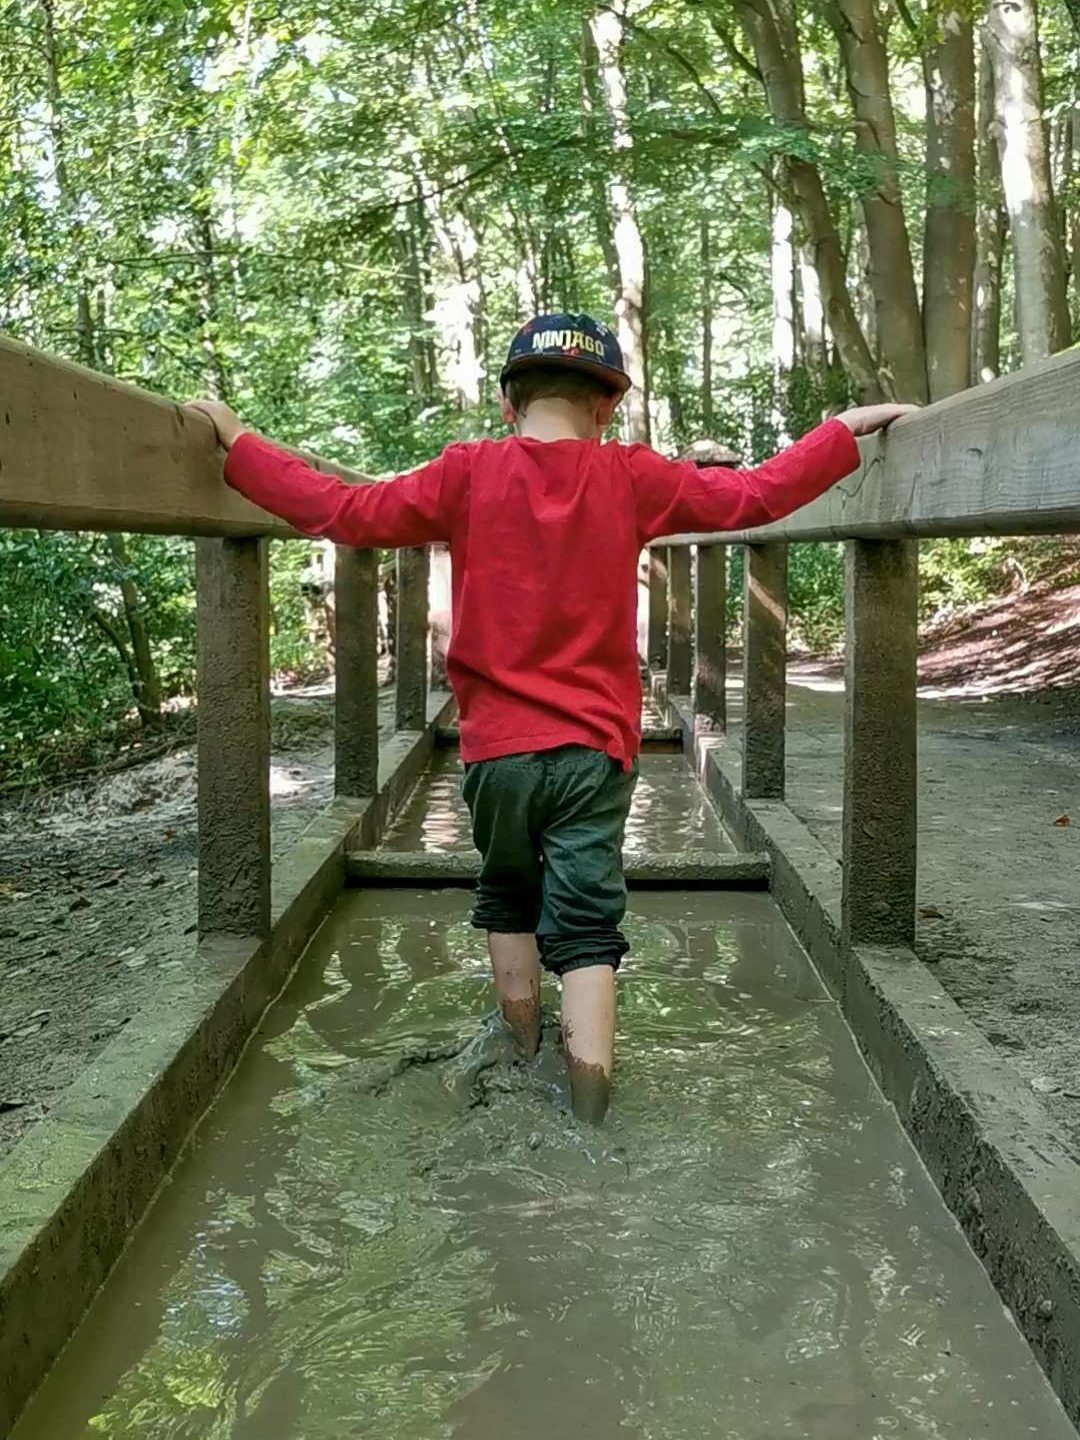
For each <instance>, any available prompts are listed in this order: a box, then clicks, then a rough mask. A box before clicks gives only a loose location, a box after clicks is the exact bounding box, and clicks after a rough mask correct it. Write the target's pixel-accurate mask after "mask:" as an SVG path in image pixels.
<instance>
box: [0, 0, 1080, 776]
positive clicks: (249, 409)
mask: <svg viewBox="0 0 1080 1440" xmlns="http://www.w3.org/2000/svg"><path fill="white" fill-rule="evenodd" d="M2 13H3V25H2V27H0V78H2V94H3V101H2V116H3V119H2V131H0V135H2V142H3V143H2V144H0V234H2V238H3V244H2V246H0V329H2V330H4V331H6V332H8V333H10V334H12V335H14V336H15V337H17V338H18V339H21V340H24V341H27V342H29V343H31V344H33V345H36V346H39V347H41V348H43V349H46V350H50V351H54V352H56V353H58V354H61V355H64V356H68V357H70V358H74V359H78V360H80V361H82V362H83V363H85V364H88V365H91V366H94V367H95V368H99V369H102V370H106V371H109V372H110V373H113V374H116V375H118V376H120V377H122V378H124V379H127V380H131V381H133V382H135V383H137V384H139V385H142V386H145V387H148V388H150V389H153V390H157V391H160V392H162V393H166V394H168V395H170V396H173V397H175V398H178V399H182V398H187V397H190V396H194V395H196V394H211V395H216V396H218V397H221V398H225V399H228V400H229V401H230V402H231V403H232V404H233V405H234V406H235V407H236V408H237V409H238V410H240V412H241V413H242V415H243V416H244V417H245V419H246V420H247V421H249V422H250V423H251V424H252V425H254V426H255V427H257V428H259V429H261V430H263V431H264V432H265V433H267V434H269V435H271V436H275V437H278V438H280V439H282V440H284V441H288V442H291V443H295V444H301V445H303V446H305V447H307V448H310V449H313V450H316V451H320V452H322V453H325V454H327V455H329V456H335V457H338V458H342V459H347V460H348V462H349V463H350V464H352V465H354V466H356V467H357V468H360V469H367V470H371V471H376V472H390V471H394V470H398V469H402V468H405V467H407V466H409V465H411V464H414V463H417V462H418V461H420V460H422V459H424V458H426V457H428V456H429V455H431V454H432V453H433V452H435V451H436V450H437V449H438V448H440V447H441V446H442V445H443V444H445V443H447V442H448V441H449V440H451V439H454V438H460V437H467V436H473V435H479V434H483V433H487V432H494V431H497V430H498V428H499V426H500V421H499V419H498V412H497V405H496V399H497V375H498V370H499V366H500V363H501V360H502V357H503V354H504V351H505V346H506V344H507V341H508V339H509V337H510V335H511V333H512V332H513V330H514V329H515V328H516V326H517V325H518V324H519V323H520V322H521V321H522V320H523V319H524V318H525V317H526V316H527V315H528V314H529V313H534V312H542V311H548V310H578V309H584V310H588V311H591V312H594V313H597V314H598V315H600V316H601V317H603V318H607V319H610V318H611V317H612V316H615V317H616V320H617V323H618V325H619V331H620V336H621V338H622V339H623V341H624V345H625V347H626V348H627V349H628V352H629V358H630V362H631V368H632V371H633V373H636V374H637V375H638V376H639V378H640V380H641V381H642V385H641V387H640V388H639V390H638V392H637V396H636V399H635V401H634V402H633V403H631V405H630V406H629V407H628V408H627V412H626V417H625V420H624V422H623V423H624V426H625V432H624V433H626V434H633V435H635V436H637V437H644V436H648V437H649V438H650V439H651V441H652V443H653V444H655V445H657V446H658V447H659V448H661V449H664V450H667V451H669V452H674V451H676V450H678V449H681V448H682V447H683V446H685V445H686V444H687V443H688V442H689V441H691V440H693V439H695V438H697V437H699V436H703V435H709V436H711V437H712V438H715V439H718V440H721V441H723V442H725V443H727V444H729V445H731V446H733V447H734V448H735V449H736V450H737V451H738V452H739V453H740V454H742V455H744V456H746V457H748V458H750V457H760V456H762V455H764V454H765V453H767V452H769V451H770V450H772V449H773V448H775V447H776V446H777V445H779V444H781V443H783V442H784V441H785V440H786V439H788V438H790V437H793V436H795V435H797V434H799V433H802V431H804V430H805V429H806V428H808V427H809V426H810V425H812V424H814V423H816V422H817V421H818V420H819V419H820V418H821V416H822V415H823V413H826V412H827V411H828V409H829V408H830V407H832V406H835V405H838V404H842V403H845V402H846V401H847V400H848V399H849V398H853V397H864V398H870V397H872V396H875V395H895V396H896V397H897V398H900V399H915V400H926V399H928V398H929V399H936V398H940V397H941V396H943V395H946V394H949V393H952V392H953V391H955V390H956V389H959V388H962V387H963V386H966V385H968V384H971V383H979V382H981V381H983V380H985V379H988V378H991V377H992V376H993V375H995V374H997V373H998V372H999V371H1000V370H1002V369H1007V368H1010V367H1014V366H1016V365H1018V364H1020V363H1023V362H1027V361H1030V360H1032V359H1035V358H1037V357H1038V356H1040V355H1044V354H1046V353H1049V352H1050V351H1052V350H1054V349H1058V348H1061V347H1062V346H1064V345H1067V344H1070V343H1072V341H1073V339H1074V337H1075V335H1076V333H1077V330H1078V328H1080V164H1078V158H1080V112H1078V109H1077V73H1078V67H1080V10H1078V7H1077V4H1076V0H1044V3H1043V5H1042V7H1041V9H1040V10H1039V11H1038V12H1037V11H1036V6H1035V0H1007V3H1006V0H798V3H796V0H681V3H676V0H611V3H610V4H599V3H596V0H588V3H586V0H535V3H532V4H530V5H528V6H520V5H507V4H505V3H503V4H498V5H496V4H493V3H491V0H424V3H420V0H363V3H359V0H335V3H334V4H333V5H330V4H327V3H321V0H282V3H279V4H278V5H276V6H272V7H260V6H258V5H256V4H255V3H254V0H245V3H226V0H197V3H194V4H189V3H183V4H181V3H180V0H140V3H138V4H136V3H134V0H95V3H94V4H90V3H87V0H14V3H9V4H8V5H6V6H5V7H4V8H3V12H2ZM286 550H289V558H287V559H285V558H283V557H284V555H285V551H286ZM961 550H963V552H964V553H963V554H961V553H960V552H961ZM0 553H2V555H3V559H4V562H5V567H4V568H5V574H6V577H7V579H6V582H5V586H4V589H3V593H2V596H0V713H2V714H3V716H4V719H5V726H4V729H5V732H6V734H5V739H4V740H3V741H2V742H0V765H2V766H4V767H7V768H12V767H14V768H15V773H20V770H19V767H21V766H22V765H24V764H25V762H26V759H27V755H28V753H30V754H32V752H33V750H34V747H35V746H36V745H37V744H38V743H40V742H43V741H45V740H46V739H47V738H48V737H49V736H53V735H55V734H56V733H57V731H58V729H60V728H63V726H64V724H65V717H67V718H68V719H70V717H71V715H72V713H73V712H74V713H75V714H76V715H78V716H80V717H81V723H84V724H102V723H105V721H106V720H109V721H110V723H111V722H112V721H114V720H116V719H118V718H120V717H121V716H123V715H124V714H126V713H128V712H132V713H134V712H133V704H134V702H135V701H137V702H138V708H139V709H140V711H142V712H143V719H144V721H145V720H146V719H147V718H148V713H149V712H150V711H152V710H153V709H154V708H155V707H156V706H157V705H158V703H159V700H160V698H161V697H164V699H165V700H166V701H167V700H168V699H169V697H170V696H177V695H183V694H185V693H186V692H187V691H189V690H190V686H191V664H192V635H193V624H192V616H191V605H192V599H191V586H190V554H189V547H188V546H187V545H185V544H183V543H181V542H171V541H165V540H160V539H150V538H145V537H144V538H132V539H129V540H126V541H124V540H119V539H118V540H116V541H112V540H107V539H104V538H102V537H97V538H91V537H83V536H38V535H35V534H29V533H11V532H0ZM945 553H946V556H947V557H948V556H951V558H947V559H946V560H944V561H942V562H941V564H940V565H939V570H940V571H941V574H942V575H946V576H947V575H948V574H950V573H952V572H950V571H949V566H950V565H951V566H953V567H954V569H955V572H956V574H957V575H961V574H962V575H966V576H967V579H968V580H970V574H971V569H972V565H971V564H970V563H969V561H970V555H969V552H968V551H967V550H965V549H964V547H957V546H956V545H953V547H952V549H951V550H950V551H947V552H945ZM279 559H280V560H281V563H279V564H278V566H277V567H276V572H275V573H276V578H275V592H274V595H275V613H276V641H275V643H276V645H277V655H276V659H277V661H278V663H279V665H280V666H281V667H282V668H287V669H293V670H301V671H302V670H303V669H304V668H305V666H307V667H310V666H311V665H312V664H313V663H314V658H315V657H314V656H313V655H312V654H311V653H309V650H310V647H309V646H308V645H307V641H306V639H305V632H304V627H303V624H302V606H301V605H300V603H299V601H298V600H297V598H296V579H297V574H298V572H299V569H300V568H302V567H303V565H304V564H306V563H307V559H306V556H304V555H303V554H301V553H299V547H295V546H294V547H291V550H290V549H289V547H282V554H281V557H279ZM976 568H977V567H976ZM931 573H932V574H933V573H934V571H933V567H932V568H931ZM836 576H837V562H836V556H835V553H833V552H831V551H827V550H826V551H822V552H815V553H814V554H812V555H808V556H806V557H805V559H803V560H800V561H799V563H798V564H797V565H796V567H795V570H794V578H795V596H794V598H795V602H796V606H797V608H798V607H800V605H801V611H800V613H801V614H802V616H803V624H804V628H805V631H806V633H807V635H808V637H809V638H810V639H812V640H817V641H822V640H824V639H828V638H829V636H830V635H831V634H833V633H835V629H836V624H837V617H838V599H837V597H838V587H837V582H836ZM950 583H951V582H950ZM950 583H943V585H942V587H941V593H942V594H944V595H945V596H946V597H947V596H948V595H949V594H950V593H955V594H960V593H961V591H962V590H963V585H959V587H957V586H953V587H952V589H951V590H950ZM965 583H966V582H965ZM939 598H940V596H939ZM814 616H817V617H818V618H817V620H816V621H815V620H814V618H813V617H814ZM140 625H141V626H142V627H143V632H144V633H143V636H142V638H141V639H140V635H139V633H138V632H139V627H140ZM75 657H77V659H76V658H75ZM147 657H149V668H150V671H151V672H153V673H152V677H151V676H150V675H148V673H146V672H147V663H148V661H147ZM151 678H152V680H153V682H154V683H155V684H156V685H157V686H158V689H159V690H160V696H159V695H157V694H154V693H151V690H152V686H151V687H150V689H148V686H150V680H151Z"/></svg>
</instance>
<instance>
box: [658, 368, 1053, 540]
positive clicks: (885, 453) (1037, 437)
mask: <svg viewBox="0 0 1080 1440" xmlns="http://www.w3.org/2000/svg"><path fill="white" fill-rule="evenodd" d="M859 448H860V450H861V451H862V457H863V463H862V466H861V468H860V469H859V470H857V471H856V472H855V474H854V475H851V476H849V477H848V478H847V479H846V480H843V481H841V482H840V484H839V485H837V486H835V487H834V488H833V489H832V490H830V491H829V492H828V493H827V494H826V495H823V496H822V497H821V498H820V499H819V500H815V501H814V502H813V503H812V504H810V505H806V506H804V507H803V509H801V510H797V511H796V512H795V513H794V514H793V515H790V516H788V518H787V519H786V520H782V521H780V522H779V523H777V524H775V525H768V526H763V527H762V528H761V529H758V530H748V531H737V532H732V533H729V534H720V535H679V536H675V537H670V538H668V539H667V540H666V541H665V543H667V544H696V543H697V542H699V541H725V542H729V543H739V542H746V541H749V542H752V543H753V544H764V543H766V542H767V541H771V540H788V541H805V540H851V539H862V540H893V539H902V538H904V537H907V536H912V537H918V538H921V539H929V538H932V537H934V536H943V535H1036V534H1060V533H1068V532H1071V531H1080V350H1067V351H1065V352H1063V353H1062V354H1061V355H1055V356H1053V357H1052V358H1051V359H1049V360H1044V361H1042V362H1041V363H1040V364H1038V365H1032V366H1029V367H1028V368H1027V369H1025V370H1021V371H1018V372H1017V373H1016V374H1015V375H1007V376H1005V377H1003V378H1002V379H1000V380H995V381H993V382H992V383H990V384H989V385H979V386H976V387H975V388H974V389H972V390H964V391H962V392H961V393H960V394H959V395H953V396H951V397H950V398H949V399H948V400H942V401H939V403H938V404H936V405H929V406H927V408H926V409H925V410H923V411H922V412H921V413H920V414H918V415H912V416H909V417H905V418H904V419H903V420H899V421H897V422H896V424H895V425H894V426H893V427H892V429H891V430H889V432H888V433H887V434H886V435H884V436H881V437H876V436H875V437H873V438H871V439H868V440H863V441H861V442H860V447H859Z"/></svg>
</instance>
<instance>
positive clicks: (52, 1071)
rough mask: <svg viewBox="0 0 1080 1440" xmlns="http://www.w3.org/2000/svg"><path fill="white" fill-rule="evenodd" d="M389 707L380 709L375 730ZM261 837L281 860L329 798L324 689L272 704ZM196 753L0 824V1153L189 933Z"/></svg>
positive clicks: (41, 800)
mask: <svg viewBox="0 0 1080 1440" xmlns="http://www.w3.org/2000/svg"><path fill="white" fill-rule="evenodd" d="M392 701H393V696H392V692H391V691H390V690H386V689H384V691H383V695H382V726H381V728H382V730H383V733H384V734H386V735H388V734H389V733H390V731H391V729H392V714H393V704H392ZM271 714H272V726H273V735H272V756H271V776H270V784H271V832H272V844H273V850H274V854H275V856H277V855H280V854H281V853H282V852H283V851H285V850H287V849H288V848H289V846H290V845H291V844H292V843H293V841H294V840H296V839H297V838H298V837H299V835H300V833H301V831H303V830H304V828H305V827H306V826H307V825H308V824H309V822H310V821H311V820H312V819H313V818H314V817H315V815H316V814H317V813H318V812H319V810H320V809H322V808H323V806H325V805H326V804H327V803H328V802H329V800H330V798H331V795H332V791H333V756H334V737H333V701H332V698H331V695H330V691H329V689H328V688H322V689H320V687H311V688H309V689H304V690H297V691H292V692H289V693H287V694H282V695H277V696H275V697H274V700H273V702H272V707H271ZM196 875H197V871H196V823H195V749H194V746H193V745H192V744H187V745H183V746H179V747H177V748H176V749H175V750H173V751H172V752H171V753H169V754H167V755H165V756H162V757H159V758H157V759H154V760H149V761H147V762H146V763H145V764H143V765H139V766H133V767H131V768H129V769H126V770H123V771H121V772H119V773H116V774H104V775H102V776H101V777H99V778H93V777H86V778H82V779H80V780H79V781H78V782H76V783H74V784H70V785H61V786H53V787H50V788H46V789H39V790H34V791H27V792H25V793H24V794H23V795H22V796H20V797H14V796H9V797H7V799H6V801H5V805H4V808H3V809H2V810H0V977H2V984H0V1153H2V1152H3V1151H4V1150H5V1149H7V1148H8V1147H10V1146H11V1145H12V1144H14V1143H15V1141H16V1140H18V1139H19V1137H20V1136H21V1135H22V1134H23V1133H24V1132H25V1131H26V1130H27V1129H28V1128H29V1127H30V1126H31V1125H33V1124H34V1123H35V1122H36V1121H38V1120H39V1119H41V1118H42V1117H43V1116H44V1115H46V1114H47V1113H48V1111H49V1109H50V1107H51V1106H52V1105H53V1103H54V1102H55V1100H56V1098H57V1097H58V1096H59V1094H60V1093H61V1092H62V1091H63V1090H64V1089H65V1088H66V1087H67V1086H68V1085H69V1084H70V1083H71V1082H72V1081H73V1080H74V1079H75V1077H76V1076H77V1075H78V1074H79V1072H80V1071H81V1070H82V1069H83V1067H84V1066H86V1065H87V1064H88V1063H89V1062H90V1061H91V1060H92V1059H93V1057H94V1056H95V1055H96V1054H97V1052H98V1051H99V1050H100V1049H102V1047H103V1046H104V1045H105V1044H106V1043H107V1042H108V1041H109V1040H110V1039H111V1038H112V1037H113V1036H114V1035H115V1034H116V1033H117V1032H118V1031H119V1030H121V1029H122V1028H123V1026H124V1025H126V1024H127V1023H128V1021H129V1020H130V1019H131V1017H132V1016H133V1015H134V1014H135V1013H136V1012H137V1011H138V1010H139V1009H140V1008H141V1007H142V1005H143V1003H144V1002H145V1000H146V999H147V998H148V997H149V996H150V994H151V993H152V992H153V989H154V986H155V985H156V984H157V983H158V981H159V978H160V976H161V975H162V973H163V972H167V971H170V970H175V969H177V968H179V967H181V966H183V965H187V964H190V963H191V962H192V956H193V950H194V947H193V940H192V937H193V935H194V932H195V898H196V893H195V882H196Z"/></svg>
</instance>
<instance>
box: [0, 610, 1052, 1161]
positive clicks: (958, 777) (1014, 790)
mask: <svg viewBox="0 0 1080 1440" xmlns="http://www.w3.org/2000/svg"><path fill="white" fill-rule="evenodd" d="M920 675H921V687H920V698H921V704H920V721H921V737H920V751H921V754H920V759H921V787H922V793H921V821H920V898H919V904H920V907H921V915H920V921H919V939H918V948H919V952H920V954H921V955H922V957H923V959H924V960H925V961H926V962H927V963H928V964H932V965H934V966H935V968H936V972H937V974H938V975H939V977H940V979H941V981H942V983H943V985H944V986H945V987H946V989H947V990H949V991H950V993H951V994H952V995H953V996H954V997H955V998H956V1000H957V1001H958V1002H959V1003H960V1005H961V1006H963V1007H964V1009H965V1010H966V1011H967V1012H968V1013H969V1014H970V1015H971V1017H972V1019H973V1020H974V1021H975V1023H976V1024H977V1025H979V1027H980V1028H981V1029H982V1031H983V1033H984V1034H986V1035H987V1037H988V1038H989V1039H990V1040H991V1042H992V1043H993V1044H994V1045H995V1046H997V1047H998V1048H999V1049H1000V1050H1001V1051H1003V1052H1005V1053H1007V1054H1008V1055H1009V1056H1010V1057H1011V1058H1012V1059H1013V1060H1014V1061H1015V1063H1016V1065H1017V1066H1018V1067H1019V1069H1020V1070H1021V1072H1022V1073H1023V1074H1024V1075H1025V1076H1026V1077H1027V1079H1028V1080H1029V1082H1030V1084H1031V1085H1032V1087H1033V1089H1035V1090H1036V1091H1037V1092H1039V1093H1040V1094H1042V1095H1043V1096H1044V1097H1045V1099H1046V1103H1047V1105H1048V1107H1049V1108H1050V1110H1051V1112H1052V1113H1053V1114H1054V1115H1055V1117H1056V1118H1057V1119H1058V1120H1059V1121H1060V1123H1061V1126H1062V1128H1063V1129H1064V1130H1065V1131H1066V1132H1067V1133H1068V1134H1070V1135H1071V1136H1072V1138H1073V1139H1074V1141H1075V1142H1076V1143H1077V1144H1078V1145H1080V1082H1078V1081H1077V1078H1076V1071H1077V1065H1076V1057H1077V1055H1078V1054H1080V987H1077V986H1076V984H1075V963H1076V936H1077V921H1078V919H1080V898H1078V894H1077V887H1076V878H1075V877H1076V875H1077V873H1078V868H1080V863H1078V862H1080V586H1075V587H1072V588H1071V589H1067V590H1058V591H1050V590H1045V591H1044V590H1040V589H1039V588H1038V587H1033V589H1032V590H1031V591H1030V592H1028V593H1027V594H1025V595H1014V596H1009V597H1007V598H1005V599H1002V600H998V601H994V602H991V603H988V604H986V605H983V606H980V607H978V608H977V609H976V610H974V611H973V612H971V613H970V614H968V615H967V616H966V617H965V618H964V619H963V620H962V621H959V622H955V623H952V624H950V625H947V626H938V627H935V628H934V629H933V630H932V631H931V632H930V633H929V634H928V636H927V638H926V644H925V646H924V651H923V656H922V660H921V665H920ZM791 681H792V688H791V704H790V709H789V757H790V759H789V799H790V802H791V804H792V806H793V808H794V809H795V810H796V811H797V812H798V813H799V814H800V815H801V816H802V817H803V819H804V820H805V821H806V822H807V823H808V824H809V825H810V827H811V828H812V829H813V830H814V831H815V833H816V834H817V835H818V836H819V838H820V839H821V840H822V841H823V842H824V843H826V844H828V845H832V846H836V847H837V848H838V846H839V832H840V813H841V809H840V807H841V791H840V783H841V761H840V754H841V737H840V718H841V713H842V685H843V669H842V665H839V664H837V663H836V662H812V661H806V660H800V661H798V662H797V663H795V664H794V665H793V666H792V671H791ZM383 704H384V711H383V725H384V731H385V732H387V733H388V732H389V729H390V725H391V696H390V693H389V691H385V692H384V697H383ZM273 725H274V735H273V760H272V777H271V782H272V791H273V810H272V829H273V845H274V851H275V854H280V853H281V852H282V851H283V850H285V849H287V848H288V846H289V845H290V844H291V843H292V841H293V840H294V839H296V837H297V836H298V835H299V834H300V832H301V831H302V830H303V829H304V827H305V826H306V825H307V824H308V822H309V821H310V820H311V819H312V818H313V816H314V815H315V814H316V813H317V812H318V810H319V809H320V808H321V807H322V806H323V805H324V804H325V803H326V802H327V800H328V799H329V797H330V794H331V789H332V761H333V729H332V701H331V699H330V696H329V693H328V692H327V691H326V690H323V691H319V690H318V689H310V690H306V691H297V692H293V693H290V694H286V695H280V696H277V697H275V699H274V702H273ZM1066 820H1067V821H1068V822H1069V823H1065V822H1066ZM195 866H196V833H195V754H194V749H193V747H191V746H190V745H187V746H184V747H181V748H177V749H176V750H174V751H173V752H172V753H171V754H169V755H166V756H163V757H160V758H158V759H155V760H151V761H148V762H147V763H146V764H143V765H140V766H137V767H133V768H131V769H128V770H125V771H123V772H121V773H118V774H106V775H103V776H101V777H99V778H96V779H95V778H83V779H81V780H79V781H78V782H77V783H74V784H70V785H66V786H56V787H53V788H50V789H42V790H38V791H33V792H26V793H24V794H23V795H21V796H18V797H16V796H9V797H8V798H7V799H6V800H5V802H4V808H3V809H0V976H2V985H0V1153H2V1151H3V1150H4V1149H6V1148H8V1147H9V1146H10V1145H12V1144H13V1143H14V1142H15V1141H16V1140H17V1139H18V1138H19V1137H20V1135H22V1134H23V1133H24V1132H25V1131H26V1130H27V1129H28V1128H29V1127H30V1126H31V1125H33V1124H34V1123H35V1122H36V1121H37V1120H39V1119H41V1118H42V1117H43V1116H44V1115H46V1114H47V1113H48V1111H49V1109H50V1108H51V1106H52V1105H53V1104H54V1103H55V1100H56V1098H57V1096H58V1095H59V1094H60V1092H61V1091H63V1090H64V1088H65V1087H66V1086H67V1085H68V1084H70V1083H71V1081H72V1080H73V1079H74V1078H75V1077H76V1076H77V1075H78V1073H79V1072H80V1070H81V1069H82V1068H83V1067H84V1066H85V1065H86V1064H87V1063H88V1062H89V1061H90V1060H91V1059H92V1058H93V1056H94V1055H95V1054H96V1053H97V1052H98V1051H99V1050H100V1049H101V1048H102V1047H103V1046H104V1045H105V1044H106V1043H107V1042H108V1041H109V1040H110V1039H111V1038H112V1037H113V1036H114V1035H115V1034H116V1033H117V1032H118V1031H119V1030H121V1029H122V1028H123V1026H124V1025H125V1024H126V1023H127V1022H128V1020H129V1019H130V1018H131V1016H132V1015H134V1014H135V1013H136V1012H137V1011H138V1010H139V1009H140V1008H141V1006H142V1004H143V1003H144V1001H145V999H146V998H147V997H148V996H149V995H150V994H151V993H152V992H153V988H154V986H155V985H156V984H157V983H158V980H159V976H160V974H161V972H163V971H168V970H173V969H176V968H177V967H180V966H183V965H186V964H190V963H191V960H192V954H193V946H192V935H193V933H194V927H195V879H196V868H195Z"/></svg>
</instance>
